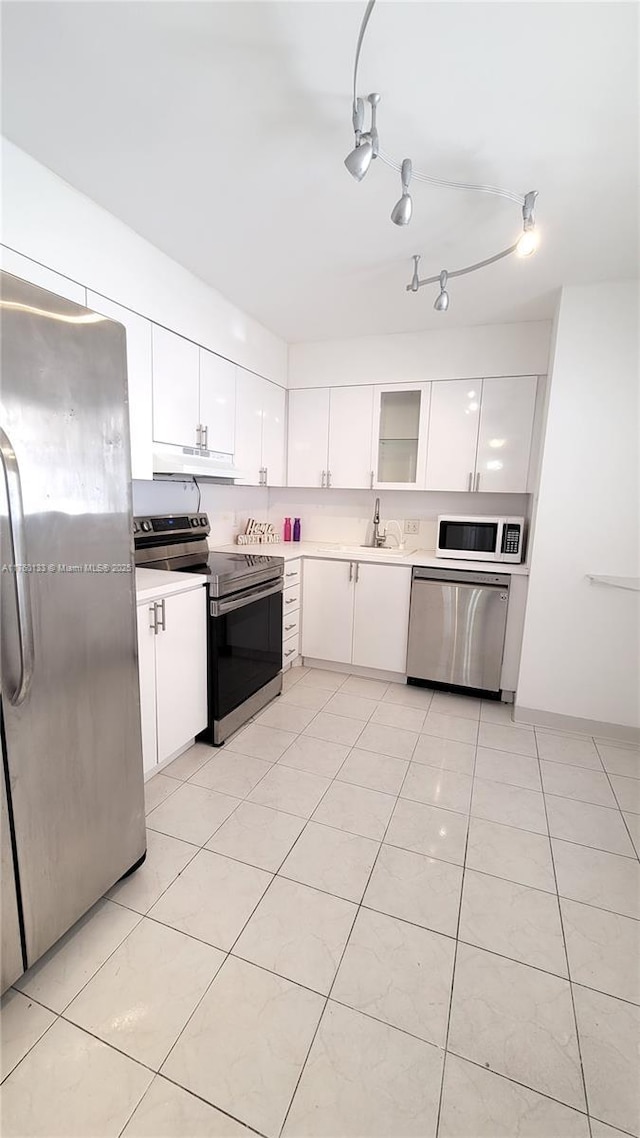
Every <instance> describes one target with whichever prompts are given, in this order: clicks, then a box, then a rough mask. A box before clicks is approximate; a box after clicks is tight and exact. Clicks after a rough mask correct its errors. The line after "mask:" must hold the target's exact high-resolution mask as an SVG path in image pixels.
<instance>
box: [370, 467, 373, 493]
mask: <svg viewBox="0 0 640 1138" xmlns="http://www.w3.org/2000/svg"><path fill="white" fill-rule="evenodd" d="M369 489H370V490H373V470H372V471H371V474H370V476H369Z"/></svg>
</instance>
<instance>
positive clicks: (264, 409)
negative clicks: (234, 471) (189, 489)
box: [235, 367, 286, 486]
mask: <svg viewBox="0 0 640 1138" xmlns="http://www.w3.org/2000/svg"><path fill="white" fill-rule="evenodd" d="M285 414H286V396H285V391H284V388H282V387H278V385H277V384H275V383H270V381H269V380H268V379H261V377H260V376H259V375H254V374H253V372H251V371H246V369H245V368H242V367H238V368H236V449H235V465H236V466H237V468H238V470H239V471H240V472H241V475H242V477H241V478H240V479H238V481H239V482H243V483H245V484H247V485H250V486H282V485H283V483H284V463H285Z"/></svg>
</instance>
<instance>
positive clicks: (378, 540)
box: [371, 498, 387, 549]
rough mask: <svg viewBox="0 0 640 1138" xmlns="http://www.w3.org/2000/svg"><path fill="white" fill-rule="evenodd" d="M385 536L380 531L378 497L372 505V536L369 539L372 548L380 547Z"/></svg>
mask: <svg viewBox="0 0 640 1138" xmlns="http://www.w3.org/2000/svg"><path fill="white" fill-rule="evenodd" d="M386 538H387V535H386V533H383V534H381V533H380V499H379V498H376V504H375V506H374V507H373V538H372V541H371V545H372V547H373V549H381V548H382V546H383V545H384V543H385V541H386Z"/></svg>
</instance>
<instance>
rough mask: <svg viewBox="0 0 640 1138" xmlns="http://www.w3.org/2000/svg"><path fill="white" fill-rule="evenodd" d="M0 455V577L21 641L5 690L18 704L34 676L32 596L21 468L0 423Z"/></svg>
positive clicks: (13, 703) (12, 701)
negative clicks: (1, 546)
mask: <svg viewBox="0 0 640 1138" xmlns="http://www.w3.org/2000/svg"><path fill="white" fill-rule="evenodd" d="M0 459H1V461H2V471H3V475H4V484H5V489H6V494H7V510H8V515H9V517H8V520H9V543H10V547H11V549H10V554H11V559H12V564H13V566H14V568H13V571H12V572H9V573H3V574H2V578H3V580H4V578H5V577H13V587H14V593H15V601H16V615H17V623H18V639H19V644H20V679H19V681H18V684H17V685H16V687H15V689H14V691H12V692H8V696H9V703H11V704H12V705H13V706H14V707H18V706H19V705H20V704H21V703H23V702H24V700H25V699H26V697H27V694H28V692H29V688H30V687H31V680H32V678H33V664H34V647H33V619H32V615H31V596H30V593H29V578H28V574H27V573H26V571H25V567H26V563H27V557H26V553H25V543H24V510H23V507H22V485H21V482H20V469H19V467H18V460H17V458H16V455H15V451H14V449H13V447H12V445H11V442H10V440H9V437H8V435H6V434H5V432H4V431H3V430H2V428H1V427H0Z"/></svg>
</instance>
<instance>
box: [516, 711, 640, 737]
mask: <svg viewBox="0 0 640 1138" xmlns="http://www.w3.org/2000/svg"><path fill="white" fill-rule="evenodd" d="M513 720H514V723H529V724H531V725H532V726H533V727H549V728H550V729H551V730H553V729H554V728H555V729H556V730H558V731H572V732H573V733H574V734H576V735H593V736H596V737H597V738H599V739H611V741H612V742H615V741H618V742H620V743H635V744H636V745H640V727H625V726H624V725H622V724H620V723H603V722H602V721H600V720H598V719H580V718H577V717H575V716H573V715H557V714H556V713H555V712H553V711H539V710H537V709H536V708H533V707H521V706H520V704H516V705H515V707H514V709H513Z"/></svg>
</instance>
